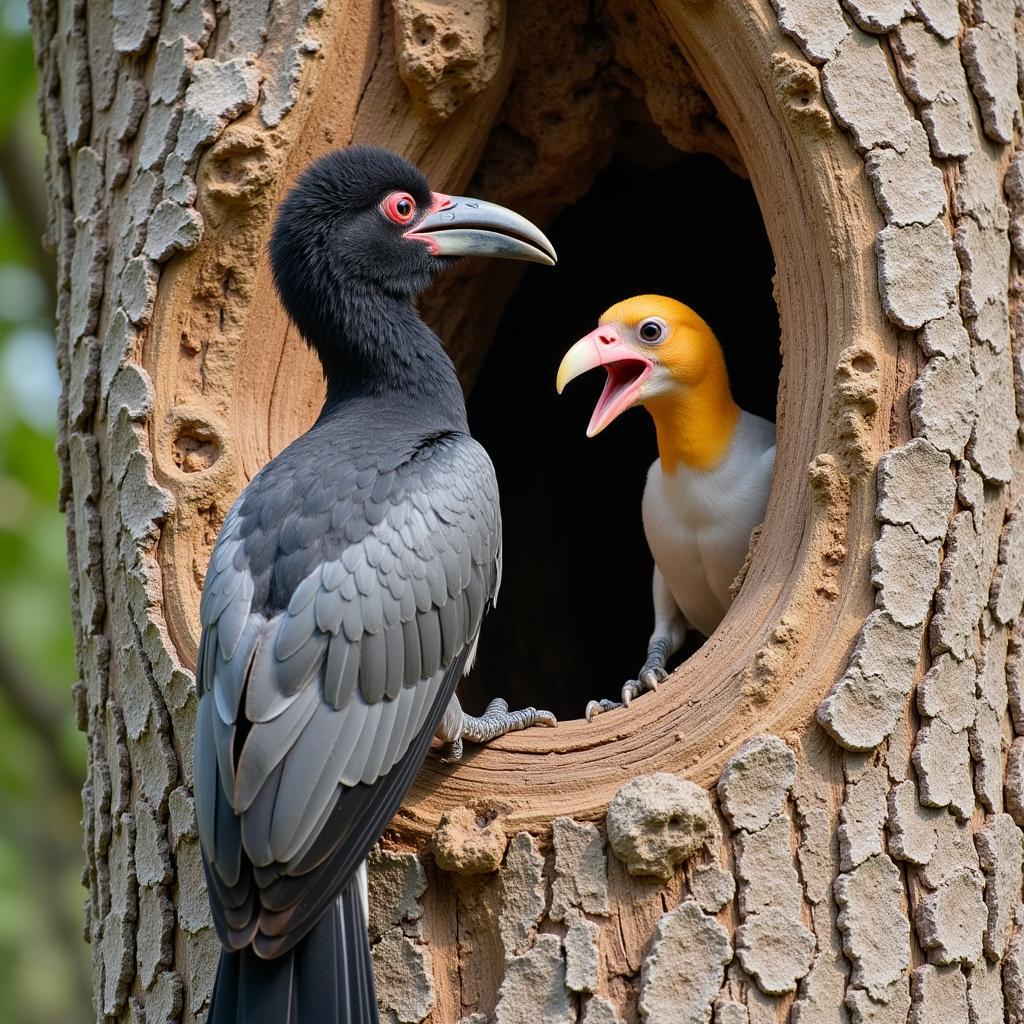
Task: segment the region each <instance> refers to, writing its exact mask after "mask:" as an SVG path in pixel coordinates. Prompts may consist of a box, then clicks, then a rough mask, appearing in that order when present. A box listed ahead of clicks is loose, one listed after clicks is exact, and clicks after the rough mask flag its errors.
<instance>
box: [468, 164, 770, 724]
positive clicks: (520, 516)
mask: <svg viewBox="0 0 1024 1024" xmlns="http://www.w3.org/2000/svg"><path fill="white" fill-rule="evenodd" d="M548 235H549V237H550V238H551V240H552V242H553V243H554V245H555V247H556V249H557V250H558V253H559V264H558V266H557V267H556V268H554V269H553V270H551V269H546V268H539V267H534V268H531V269H529V270H528V271H527V272H526V273H525V275H524V277H523V280H522V283H521V285H520V286H519V288H518V290H517V292H516V293H515V295H514V296H513V298H512V300H511V301H510V302H509V303H508V306H507V308H506V312H505V315H504V317H503V319H502V321H501V324H500V326H499V329H498V331H497V334H496V336H495V340H494V343H493V345H492V347H491V349H490V351H489V354H488V356H487V359H486V361H485V363H484V365H483V367H482V369H481V372H480V374H479V377H478V378H477V382H476V385H475V387H474V389H473V391H472V394H471V395H470V399H469V416H470V424H471V427H472V430H473V432H474V434H475V435H476V436H477V437H478V438H479V439H480V441H481V442H482V443H483V444H484V445H485V447H486V448H487V449H488V451H489V452H490V454H491V457H492V459H493V460H494V464H495V467H496V470H497V475H498V482H499V486H500V488H501V500H502V511H503V520H504V559H505V571H504V578H503V582H502V588H501V593H500V595H499V600H498V604H497V607H496V608H495V610H494V611H493V612H492V613H491V614H490V615H489V616H488V617H487V620H486V621H485V623H484V628H483V634H482V638H481V644H480V651H479V655H478V658H477V664H476V667H475V669H474V670H473V672H472V673H471V674H470V675H469V677H467V678H466V679H465V680H464V681H463V683H462V686H461V693H462V695H463V703H464V704H465V706H466V707H467V709H468V710H471V711H474V712H476V713H479V712H480V711H481V710H482V709H483V707H484V706H485V705H486V703H487V700H488V699H489V698H490V697H492V696H495V695H500V696H503V697H505V698H506V699H507V700H508V701H509V703H510V705H511V706H512V707H522V706H526V705H535V706H542V707H545V708H548V709H549V710H551V711H553V712H554V713H555V714H556V715H558V716H559V718H561V719H572V718H579V717H582V714H583V710H584V708H585V706H586V703H587V701H588V700H590V699H591V698H599V697H612V698H616V699H617V697H618V694H619V691H620V689H621V687H622V684H623V683H624V682H625V681H626V680H627V679H630V678H634V677H635V676H636V673H637V671H638V669H639V667H640V665H641V663H642V662H643V659H644V656H645V654H646V649H647V641H648V638H649V636H650V632H651V628H652V626H653V608H652V602H651V570H652V565H653V563H652V559H651V555H650V553H649V551H648V549H647V544H646V541H645V539H644V533H643V525H642V522H641V518H640V501H641V495H642V493H643V488H644V481H645V478H646V474H647V469H648V467H649V465H650V464H651V462H652V461H653V460H654V458H655V457H656V455H657V447H656V443H655V436H654V427H653V424H652V422H651V420H650V417H649V416H648V415H647V413H646V412H645V411H644V410H643V409H639V408H638V409H632V410H629V411H628V412H627V413H625V414H624V415H623V416H622V417H621V418H620V419H618V420H616V421H615V422H614V423H613V424H611V425H610V426H609V427H608V429H606V430H605V431H604V432H603V433H602V434H600V435H599V436H598V437H596V438H594V439H590V440H588V439H587V437H586V436H585V429H586V425H587V422H588V420H589V417H590V413H591V411H592V409H593V406H594V403H595V401H596V399H597V396H598V393H599V392H600V388H601V385H602V384H603V374H600V373H599V372H595V373H594V374H592V375H588V376H587V377H585V378H583V379H582V380H581V381H579V382H574V383H573V385H571V386H570V387H569V388H568V389H567V391H566V392H565V394H563V395H562V396H561V397H558V396H556V394H555V389H554V381H555V371H556V369H557V367H558V363H559V361H560V359H561V357H562V354H563V353H564V352H565V350H566V349H567V348H568V347H569V345H570V344H572V342H574V341H575V340H576V339H577V338H580V337H582V336H583V335H584V334H586V333H587V332H589V331H590V330H592V329H593V328H594V326H596V324H597V320H598V318H599V316H600V314H601V313H602V312H603V311H604V309H606V308H607V307H608V306H610V305H611V304H612V303H614V302H617V301H618V300H620V299H624V298H627V297H629V296H631V295H636V294H641V293H660V294H664V295H668V296H672V297H674V298H677V299H679V300H681V301H683V302H685V303H687V304H688V305H690V306H692V307H693V308H694V309H695V310H696V311H697V312H698V313H700V314H701V315H702V316H703V317H704V318H705V319H706V320H707V321H708V323H709V324H710V325H711V326H712V328H713V329H714V331H715V333H716V335H717V336H718V339H719V341H720V342H721V344H722V347H723V349H724V351H725V357H726V362H727V364H728V367H729V374H730V381H731V384H732V389H733V394H734V396H735V398H736V400H737V402H738V403H739V404H740V405H741V406H742V407H743V408H744V409H747V410H748V411H750V412H753V413H756V414H758V415H760V416H763V417H765V418H766V419H770V420H774V419H775V412H776V402H777V392H778V380H779V371H780V368H781V355H780V351H779V322H778V312H777V309H776V306H775V302H774V298H773V295H772V277H773V274H774V259H773V255H772V250H771V246H770V244H769V242H768V237H767V234H766V231H765V227H764V222H763V220H762V218H761V213H760V210H759V208H758V204H757V200H756V198H755V196H754V192H753V189H752V187H751V185H750V183H749V182H748V181H746V180H745V179H743V178H740V177H737V176H736V175H734V174H733V173H732V172H730V171H729V170H728V169H727V168H726V167H725V166H724V164H722V163H721V162H720V161H719V160H717V159H716V158H714V157H710V156H703V155H695V154H676V155H675V157H674V158H673V159H672V160H671V161H670V162H668V163H667V164H663V165H661V166H657V167H651V166H643V165H638V164H636V163H633V162H630V161H629V160H628V159H626V158H624V157H622V156H618V157H616V158H614V159H613V160H612V161H611V163H610V164H609V165H608V166H607V167H606V168H605V169H604V170H603V171H602V172H601V173H600V174H599V175H598V177H597V178H596V180H595V182H594V184H593V186H592V188H591V189H590V191H589V192H588V193H587V194H586V195H585V196H584V197H583V198H582V199H581V200H579V201H578V202H577V203H575V204H574V205H572V206H571V207H568V208H567V209H565V210H564V211H563V212H562V213H561V214H560V215H559V216H558V217H557V218H556V219H555V220H554V221H553V222H552V224H551V225H550V229H549V231H548ZM703 641H704V638H703V637H701V636H699V635H691V637H690V638H689V639H688V641H687V645H686V647H685V648H684V650H683V651H682V652H680V654H679V655H677V656H676V659H675V662H674V663H673V664H677V663H678V662H679V661H680V660H681V659H682V658H684V657H687V656H688V655H690V654H692V653H693V652H694V651H695V650H696V649H697V648H698V647H699V646H700V645H701V644H702V643H703Z"/></svg>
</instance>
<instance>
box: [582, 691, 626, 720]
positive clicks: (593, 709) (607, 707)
mask: <svg viewBox="0 0 1024 1024" xmlns="http://www.w3.org/2000/svg"><path fill="white" fill-rule="evenodd" d="M621 707H622V705H621V704H620V703H619V702H618V701H614V700H608V699H607V698H606V697H603V698H602V699H601V700H592V701H589V702H588V703H587V710H586V711H584V712H583V716H584V717H585V718H586V720H587V721H588V722H592V721H593V720H594V719H595V718H596V717H597V716H598V715H600V714H603V713H604V712H605V711H614V710H615V709H616V708H621Z"/></svg>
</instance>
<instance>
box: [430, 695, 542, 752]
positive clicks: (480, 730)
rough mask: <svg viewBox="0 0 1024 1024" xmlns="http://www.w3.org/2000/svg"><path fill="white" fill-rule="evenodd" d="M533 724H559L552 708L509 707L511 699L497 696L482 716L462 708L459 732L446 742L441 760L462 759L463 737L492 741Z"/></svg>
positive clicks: (475, 740) (469, 739) (465, 738)
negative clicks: (546, 709) (539, 709)
mask: <svg viewBox="0 0 1024 1024" xmlns="http://www.w3.org/2000/svg"><path fill="white" fill-rule="evenodd" d="M534 725H545V726H547V727H548V728H549V729H550V728H553V727H554V726H556V725H558V719H557V718H555V716H554V715H553V714H552V713H551V712H550V711H538V710H537V709H536V708H523V710H522V711H509V709H508V701H506V700H503V699H502V698H501V697H495V698H494V700H492V701H491V702H490V704H488V705H487V709H486V710H485V711H484V713H483V714H482V715H481V716H480V717H479V718H477V717H476V716H474V715H467V714H466V713H465V712H462V722H461V723H460V726H459V730H458V733H459V734H458V736H457V737H456V738H455V739H452V740H449V741H448V742H447V744H446V745H445V749H444V752H443V753H442V755H441V760H443V761H445V762H449V763H450V762H453V761H459V760H461V758H462V752H463V751H462V743H463V740H468V741H469V742H470V743H490V741H491V740H493V739H497V738H498V737H499V736H504V735H505V734H506V733H509V732H519V730H520V729H529V728H530V727H531V726H534Z"/></svg>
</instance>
